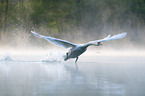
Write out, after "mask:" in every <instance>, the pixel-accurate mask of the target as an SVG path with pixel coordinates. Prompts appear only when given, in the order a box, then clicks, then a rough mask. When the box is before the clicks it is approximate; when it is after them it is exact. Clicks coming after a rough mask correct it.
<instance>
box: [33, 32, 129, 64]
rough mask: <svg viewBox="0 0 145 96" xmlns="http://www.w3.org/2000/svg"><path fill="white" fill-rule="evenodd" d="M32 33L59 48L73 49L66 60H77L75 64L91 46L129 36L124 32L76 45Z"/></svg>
mask: <svg viewBox="0 0 145 96" xmlns="http://www.w3.org/2000/svg"><path fill="white" fill-rule="evenodd" d="M31 33H33V34H34V35H35V36H36V37H39V38H43V39H46V40H47V41H49V42H51V43H52V44H55V45H57V46H61V47H63V48H71V49H70V51H69V52H67V53H66V56H65V58H64V60H65V61H66V60H68V59H69V58H76V60H75V63H76V62H77V60H78V57H79V56H80V55H81V54H82V53H84V52H85V51H86V50H87V47H88V46H90V45H94V46H100V45H102V44H101V42H104V41H110V40H116V39H121V38H123V37H125V36H126V35H127V33H126V32H123V33H120V34H117V35H114V36H111V35H108V36H107V37H106V38H104V39H100V40H95V41H90V42H88V43H86V44H74V43H71V42H68V41H66V40H61V39H57V38H53V37H47V36H43V35H40V34H38V33H36V32H34V31H31Z"/></svg>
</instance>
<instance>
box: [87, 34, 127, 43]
mask: <svg viewBox="0 0 145 96" xmlns="http://www.w3.org/2000/svg"><path fill="white" fill-rule="evenodd" d="M126 35H127V33H126V32H123V33H120V34H117V35H114V36H111V35H108V36H107V37H105V38H104V39H100V40H95V41H90V42H88V43H89V44H97V43H98V42H103V41H110V40H116V39H121V38H124V37H125V36H126Z"/></svg>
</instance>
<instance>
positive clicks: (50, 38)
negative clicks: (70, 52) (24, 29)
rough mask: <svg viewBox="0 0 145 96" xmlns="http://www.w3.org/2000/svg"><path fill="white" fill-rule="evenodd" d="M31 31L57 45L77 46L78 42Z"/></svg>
mask: <svg viewBox="0 0 145 96" xmlns="http://www.w3.org/2000/svg"><path fill="white" fill-rule="evenodd" d="M31 33H33V34H34V36H36V37H38V38H43V39H45V40H47V41H49V42H51V43H52V44H54V45H57V46H61V47H63V48H73V47H76V46H77V44H73V43H71V42H68V41H65V40H61V39H57V38H53V37H47V36H43V35H40V34H38V33H36V32H34V31H31Z"/></svg>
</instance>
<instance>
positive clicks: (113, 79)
mask: <svg viewBox="0 0 145 96" xmlns="http://www.w3.org/2000/svg"><path fill="white" fill-rule="evenodd" d="M22 57H23V56H21V57H13V58H15V60H16V59H19V60H16V61H13V62H0V96H145V91H144V90H145V59H144V57H137V56H136V57H129V56H126V57H123V56H122V57H115V56H112V57H109V56H94V57H86V56H81V57H80V59H79V60H78V64H77V66H76V65H75V64H74V60H69V61H67V62H41V57H38V56H33V57H32V60H31V61H30V60H28V59H30V57H23V58H24V59H25V61H23V60H21V61H20V58H22ZM27 60H28V61H27Z"/></svg>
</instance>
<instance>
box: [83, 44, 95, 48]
mask: <svg viewBox="0 0 145 96" xmlns="http://www.w3.org/2000/svg"><path fill="white" fill-rule="evenodd" d="M91 45H95V46H96V44H92V43H87V44H85V45H84V47H86V48H87V47H89V46H91Z"/></svg>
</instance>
